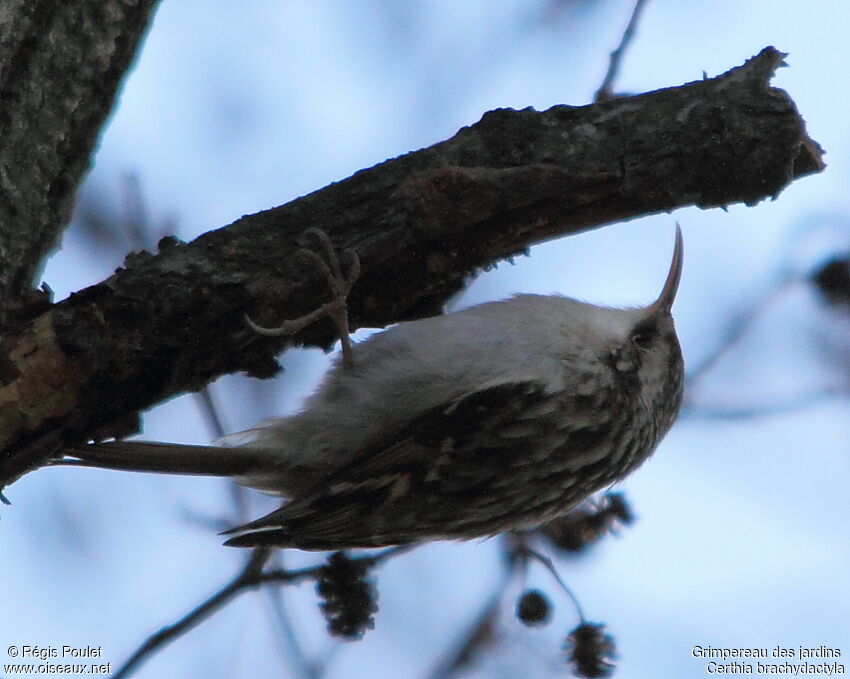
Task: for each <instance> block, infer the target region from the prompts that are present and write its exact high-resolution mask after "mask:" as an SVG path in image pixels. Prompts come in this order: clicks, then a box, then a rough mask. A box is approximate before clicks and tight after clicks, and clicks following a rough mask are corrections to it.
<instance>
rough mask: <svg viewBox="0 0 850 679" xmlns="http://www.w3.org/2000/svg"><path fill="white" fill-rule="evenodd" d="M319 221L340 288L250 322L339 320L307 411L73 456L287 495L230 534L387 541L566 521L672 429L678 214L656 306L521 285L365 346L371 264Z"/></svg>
mask: <svg viewBox="0 0 850 679" xmlns="http://www.w3.org/2000/svg"><path fill="white" fill-rule="evenodd" d="M313 231H318V230H316V229H314V230H313ZM316 235H317V236H318V237H319V241H320V243H321V245H322V248H323V250H324V258H322V257H320V256H319V255H318V254H316V253H315V252H313V251H309V250H308V251H307V252H308V254H309V253H312V254H311V256H312V257H313V258H314V259H315V260H316V261H317V263H318V264H319V265H320V266H322V267H323V268H324V271H325V273H326V274H327V277H328V282H329V285H330V287H331V292H332V300H331V302H329V303H328V304H326V305H324V307H323V308H321V309H319V310H317V312H314V313H313V314H310V315H308V317H305V318H304V319H296V320H295V321H290V322H289V323H285V324H284V325H282V326H281V327H279V328H265V327H263V326H259V325H257V324H256V323H254V322H253V321H251V320H250V318H248V319H247V322H248V324H249V325H250V326H251V327H252V328H254V329H255V330H256V331H257V332H260V333H261V334H267V335H273V334H278V335H280V334H291V333H292V332H294V331H296V330H297V329H300V328H301V327H304V325H305V324H308V323H310V322H313V321H315V320H316V319H317V318H319V317H320V316H321V315H329V316H331V317H332V318H333V319H334V320H335V322H337V325H338V327H340V335H341V339H342V341H343V355H342V356H341V357H338V358H337V359H336V360H335V362H334V363H333V365H332V366H331V367H330V369H329V370H328V372H327V374H326V375H325V377H324V379H323V381H322V383H321V384H320V385H319V387H318V388H317V390H316V391H315V392H314V393H313V394H312V395H311V396H310V397H308V398H307V399H306V401H305V403H304V405H303V407H302V408H301V410H300V411H299V412H297V413H296V414H294V415H291V416H288V417H280V418H272V419H270V420H266V421H264V422H262V423H260V424H259V425H257V426H256V427H254V428H253V429H250V430H247V431H245V432H240V433H238V434H236V435H231V436H230V437H226V438H225V440H224V445H212V446H184V445H175V444H168V443H150V442H138V441H116V442H110V443H99V444H95V445H88V446H80V447H78V448H75V449H73V450H71V451H69V453H68V455H69V456H70V460H69V461H70V462H71V463H77V464H85V465H89V466H100V467H109V468H117V469H134V470H143V471H166V472H178V473H208V474H217V475H228V476H232V477H233V478H234V480H235V481H237V482H238V483H242V484H244V485H248V486H251V487H254V488H257V489H259V490H262V491H265V492H268V493H272V494H275V495H278V496H281V497H282V498H284V503H283V505H282V506H281V507H280V508H279V509H277V510H275V511H273V512H271V513H270V514H267V515H266V516H263V517H261V518H259V519H256V520H254V521H251V522H249V523H245V524H244V525H240V526H237V527H235V528H233V529H231V530H228V531H225V533H224V535H226V536H227V539H226V542H225V543H224V544H225V545H227V546H233V547H263V546H268V547H279V548H298V549H302V550H339V549H352V548H373V547H385V546H392V545H405V544H411V543H418V542H424V541H431V540H468V539H473V538H484V537H489V536H493V535H496V534H499V533H503V532H507V531H511V530H521V529H530V528H534V527H536V526H538V525H541V524H543V523H546V522H548V521H551V520H554V519H556V518H558V517H561V516H563V515H565V514H567V513H568V512H570V511H571V510H572V509H573V508H575V507H576V506H577V505H578V504H580V503H581V502H582V501H584V500H585V499H586V498H588V497H589V496H591V495H592V494H594V493H596V492H597V491H600V490H602V489H604V488H606V487H608V486H611V485H612V484H614V483H616V482H618V481H620V480H622V479H623V478H625V477H626V476H627V475H628V474H629V473H631V472H632V471H633V470H635V469H636V468H637V467H638V466H640V465H641V464H642V463H643V462H644V461H645V460H646V459H647V458H648V457H649V456H650V455H651V453H652V452H653V451H654V450H655V448H656V446H657V445H658V443H659V442H660V441H661V439H662V438H663V437H664V435H665V434H666V433H667V431H668V430H669V429H670V428H671V426H672V425H673V422H674V421H675V419H676V416H677V414H678V411H679V408H680V406H681V402H682V388H683V376H684V363H683V358H682V351H681V348H680V345H679V341H678V337H677V334H676V330H675V326H674V322H673V317H672V306H673V302H674V300H675V298H676V293H677V290H678V287H679V281H680V278H681V273H682V263H683V256H684V248H683V239H682V233H681V229H680V228H679V226H678V224H677V225H676V234H675V245H674V250H673V256H672V260H671V263H670V267H669V271H668V273H667V277H666V280H665V282H664V285H663V286H662V290H661V293H660V294H659V296H658V297H657V299H656V300H655V301H653V302H652V303H650V304H649V305H647V306H643V307H627V308H619V307H607V306H599V305H596V304H590V303H588V302H584V301H580V300H577V299H573V298H570V297H566V296H562V295H557V294H554V295H538V294H517V295H515V296H513V297H511V298H509V299H506V300H501V301H494V302H487V303H483V304H479V305H475V306H472V307H469V308H467V309H464V310H461V311H458V312H454V313H450V314H444V315H441V316H435V317H431V318H424V319H420V320H415V321H408V322H402V323H399V324H397V325H395V326H393V327H390V328H388V329H386V330H383V331H381V332H378V333H375V334H373V335H371V336H370V337H368V338H367V339H365V340H363V341H361V342H358V343H356V344H353V345H352V344H351V342H350V340H348V337H347V334H348V333H347V315H346V313H345V301H346V296H347V294H348V292H349V291H350V289H351V287H352V285H353V284H354V283H355V281H356V278H357V275H358V274H359V260H358V259H357V257H356V253H354V252H352V251H347V253H348V254H349V255H350V257H351V259H352V262H353V263H352V264H351V266H350V269H349V273H348V275H347V276H343V275H342V274H341V272H340V265H339V262H338V259H337V256H336V254H335V252H334V250H333V247H332V245H331V243H330V240H329V239H328V237H327V235H325V234H324V233H323V232H318V233H316ZM326 260H327V261H326ZM246 318H247V317H246ZM346 342H347V346H346ZM66 461H67V460H66Z"/></svg>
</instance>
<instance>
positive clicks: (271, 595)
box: [265, 552, 327, 679]
mask: <svg viewBox="0 0 850 679" xmlns="http://www.w3.org/2000/svg"><path fill="white" fill-rule="evenodd" d="M274 559H275V561H276V564H277V566H278V567H282V566H283V561H282V559H283V552H278V553H277V554H275V555H274ZM265 593H266V599H267V600H268V602H269V608H270V609H271V612H272V616H273V618H274V621H275V622H276V623H277V627H278V629H279V630H280V637H281V640H282V642H283V643H282V646H281V651H282V655H283V658H284V659H285V660H286V662H287V663H288V664H289V665H290V667H291V668H292V673H293V675H294V676H296V677H303V678H304V679H321V677H322V676H324V674H325V669H326V667H327V665H326V664H325V663H324V662H322V661H320V660H319V659H318V658H317V659H316V660H310V658H309V657H307V653H306V652H305V651H304V648H303V647H302V645H301V640H300V639H299V637H298V632H297V629H296V626H295V625H294V624H293V621H292V616H291V615H290V614H289V611H288V610H287V608H286V605H285V603H284V600H283V590H282V589H281V588H279V587H274V588H272V587H267V588H266V590H265Z"/></svg>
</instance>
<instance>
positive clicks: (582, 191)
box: [0, 47, 823, 487]
mask: <svg viewBox="0 0 850 679" xmlns="http://www.w3.org/2000/svg"><path fill="white" fill-rule="evenodd" d="M782 58H783V55H782V54H781V53H780V52H778V51H777V50H775V49H774V48H772V47H768V48H766V49H764V50H763V51H762V52H761V53H760V54H759V55H758V56H756V57H754V58H752V59H750V60H749V61H747V62H746V63H745V64H744V65H743V66H741V67H738V68H735V69H732V70H731V71H729V72H728V73H725V74H723V75H721V76H719V77H717V78H712V79H704V80H701V81H696V82H693V83H689V84H686V85H683V86H681V87H674V88H669V89H664V90H658V91H656V92H650V93H648V94H644V95H640V96H635V97H630V98H619V99H615V100H613V101H608V102H603V103H599V104H594V105H590V106H582V107H569V106H556V107H553V108H551V109H549V110H548V111H544V112H537V111H534V110H532V109H530V108H529V109H524V110H522V111H513V110H509V109H500V110H496V111H491V112H489V113H487V114H485V116H484V117H483V118H482V119H481V121H480V122H478V123H477V124H475V125H472V126H470V127H465V128H463V129H461V130H460V131H459V132H458V133H457V134H456V135H455V136H454V137H452V138H451V139H449V140H447V141H444V142H441V143H439V144H435V145H434V146H431V147H429V148H426V149H422V150H420V151H415V152H413V153H409V154H407V155H404V156H401V157H399V158H396V159H394V160H390V161H387V162H385V163H381V164H380V165H377V166H375V167H373V168H371V169H368V170H363V171H361V172H358V173H356V174H355V175H353V176H352V177H350V178H348V179H346V180H344V181H341V182H338V183H335V184H332V185H330V186H328V187H326V188H324V189H321V190H319V191H316V192H314V193H312V194H309V195H307V196H304V197H302V198H299V199H297V200H294V201H292V202H291V203H288V204H286V205H283V206H281V207H278V208H274V209H272V210H267V211H265V212H260V213H257V214H254V215H250V216H247V217H243V218H242V219H239V220H238V221H236V222H234V223H233V224H231V225H230V226H228V227H225V228H222V229H219V230H216V231H212V232H209V233H206V234H204V235H202V236H201V237H199V238H198V239H196V240H195V241H193V242H192V243H189V244H183V243H179V242H177V241H176V240H174V239H164V240H163V241H161V243H160V247H159V253H158V254H157V255H152V254H149V253H146V252H142V253H135V254H132V255H130V256H128V258H127V260H126V262H125V268H123V269H121V270H119V271H118V272H117V273H116V274H115V275H114V276H112V277H111V278H109V279H108V280H106V281H104V282H103V283H100V284H98V285H95V286H92V287H90V288H86V289H85V290H83V291H81V292H79V293H77V294H75V295H72V296H71V297H69V298H68V299H66V300H64V301H63V302H61V303H60V304H58V305H56V306H55V307H53V308H52V309H51V310H50V311H49V312H47V313H45V314H43V315H41V316H39V317H38V318H36V319H34V320H32V321H31V322H30V323H29V325H27V326H25V327H23V328H22V329H21V330H20V331H19V332H18V333H17V334H14V335H10V336H8V337H6V338H5V339H4V340H3V342H2V343H0V385H2V387H0V448H2V449H3V450H4V453H3V454H2V456H0V487H2V486H3V485H7V484H8V483H11V482H12V481H14V480H15V479H16V478H18V477H19V476H20V475H21V474H23V473H25V472H26V471H28V470H30V469H32V468H34V467H37V466H39V465H40V464H43V463H44V461H45V460H46V459H47V457H49V456H50V455H51V454H53V453H55V451H56V449H57V447H61V446H62V445H65V444H68V443H74V442H79V441H80V440H82V439H84V438H86V437H89V436H91V432H92V430H93V429H94V428H96V427H99V426H101V425H103V424H104V423H108V422H110V421H113V420H120V419H122V418H126V417H127V415H128V414H130V413H133V412H136V411H139V410H142V409H145V408H148V407H150V406H152V405H154V404H155V403H158V402H160V401H162V400H164V399H166V398H169V397H171V396H173V395H175V394H179V393H181V392H185V391H193V390H197V389H199V388H201V387H202V386H204V385H205V384H206V383H207V382H209V381H210V380H212V379H214V378H215V377H217V376H219V375H221V374H224V373H230V372H235V371H240V370H241V371H245V372H247V373H249V374H251V375H254V376H257V377H269V376H271V375H272V374H274V373H275V371H276V370H277V363H276V361H275V354H276V353H277V352H278V351H280V349H281V348H283V347H284V346H286V345H287V344H290V343H292V342H293V341H294V342H296V343H304V344H309V345H314V346H322V347H327V346H328V345H329V344H330V343H331V342H332V341H333V339H334V333H333V326H332V324H331V323H329V322H327V323H326V322H320V323H318V324H316V325H314V326H311V327H309V328H307V329H305V330H303V331H302V332H300V333H298V335H297V336H296V337H295V339H294V340H293V338H267V337H261V336H259V335H257V334H255V333H254V332H252V331H251V330H250V329H249V328H248V327H246V325H245V323H244V321H243V314H244V313H245V312H247V313H248V314H249V315H250V316H251V318H253V319H254V320H256V321H257V322H258V323H261V324H263V325H275V324H279V323H280V322H281V321H282V320H285V319H288V318H294V317H297V316H300V315H302V314H304V313H305V312H308V311H310V310H311V309H314V308H316V307H318V306H320V305H321V304H322V303H323V302H325V301H326V300H327V286H326V282H325V280H324V277H323V276H322V275H321V273H320V272H318V271H316V270H315V267H312V266H311V264H310V262H307V261H304V259H302V258H299V257H297V256H295V253H296V251H297V249H298V247H299V244H298V236H299V234H301V233H302V232H304V231H305V230H306V229H308V228H310V227H319V228H321V229H323V230H324V231H325V232H326V233H328V234H329V235H330V237H331V238H332V239H333V241H334V243H335V246H336V247H337V248H339V249H344V248H353V249H354V250H355V251H357V253H358V254H359V257H360V261H361V263H362V275H361V277H360V279H359V281H358V283H357V285H356V286H355V288H354V290H353V292H352V295H351V297H350V299H349V310H350V319H351V324H352V327H353V328H356V327H362V326H373V327H374V326H384V325H386V324H389V323H393V322H397V321H400V320H406V319H412V318H417V317H422V316H427V315H434V314H437V313H439V312H440V310H441V308H442V305H443V304H444V302H445V301H446V299H447V298H448V297H449V296H450V295H451V294H453V293H455V292H456V291H458V290H459V289H460V288H461V287H462V286H463V284H464V281H465V280H466V278H467V277H468V276H469V275H470V274H472V273H473V272H474V271H476V270H477V269H480V268H481V267H485V266H488V265H490V264H492V263H493V262H494V261H497V260H499V259H502V258H505V257H509V256H511V255H514V254H517V253H520V252H523V251H524V250H525V249H526V248H527V247H528V246H529V245H531V244H533V243H539V242H541V241H545V240H548V239H551V238H554V237H556V236H559V235H563V234H569V233H575V232H578V231H582V230H586V229H589V228H593V227H596V226H600V225H602V224H605V223H608V222H612V221H616V220H624V219H630V218H634V217H637V216H640V215H646V214H652V213H657V212H665V211H670V210H673V209H675V208H677V207H681V206H685V205H697V206H699V207H703V208H707V207H716V206H725V205H728V204H729V203H734V202H744V203H747V204H754V203H756V202H758V201H759V200H762V199H763V198H766V197H774V196H776V195H777V194H778V193H779V192H780V191H781V190H782V188H784V187H785V186H786V185H787V184H788V183H789V182H791V181H792V180H793V179H795V178H797V177H800V176H803V175H806V174H809V173H812V172H817V171H819V170H821V169H822V168H823V164H822V161H821V157H820V154H821V151H820V148H819V147H818V145H817V144H816V143H815V142H813V141H812V140H810V139H809V138H808V137H807V135H806V132H805V127H804V124H803V121H802V119H801V118H800V116H799V115H798V113H797V111H796V108H795V106H794V103H793V102H792V101H791V99H790V97H788V95H787V94H786V93H785V92H783V91H782V90H778V89H774V88H771V87H770V85H769V80H770V78H771V77H772V75H773V73H774V71H775V69H776V68H777V67H778V66H780V65H781V64H782Z"/></svg>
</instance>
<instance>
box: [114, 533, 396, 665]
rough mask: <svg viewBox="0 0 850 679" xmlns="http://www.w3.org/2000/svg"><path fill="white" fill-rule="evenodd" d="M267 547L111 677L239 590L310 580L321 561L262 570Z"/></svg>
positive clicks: (371, 562) (389, 552) (372, 560)
mask: <svg viewBox="0 0 850 679" xmlns="http://www.w3.org/2000/svg"><path fill="white" fill-rule="evenodd" d="M410 549H412V547H411V546H409V545H408V546H402V547H390V548H388V549H385V550H383V551H381V552H378V553H377V554H373V555H369V556H363V557H359V558H357V559H353V560H354V561H358V562H361V563H363V564H364V565H367V566H375V565H377V564H379V563H381V562H382V561H385V560H386V559H388V558H390V557H392V556H395V555H397V554H400V553H402V552H405V551H408V550H410ZM270 554H271V550H270V549H268V548H266V547H261V548H258V549H255V550H254V551H253V552H252V553H251V556H250V558H249V559H248V562H247V563H246V564H245V567H244V568H243V569H242V570H241V571H240V572H239V574H238V575H237V576H236V577H235V578H233V580H231V581H230V582H229V583H228V584H227V585H225V586H224V587H222V588H221V589H220V590H219V591H218V592H216V593H215V594H213V595H212V596H211V597H209V598H208V599H206V600H205V601H203V602H202V603H201V604H199V605H198V606H196V607H195V608H194V609H192V610H191V611H189V612H188V613H187V614H186V615H184V616H183V617H182V618H180V620H178V621H176V622H174V623H172V624H171V625H166V626H165V627H163V628H162V629H161V630H159V632H157V633H156V634H152V635H151V636H150V637H148V638H147V640H146V641H145V642H144V643H143V644H142V645H141V646H140V647H139V648H138V649H137V650H136V652H135V653H133V655H131V656H130V658H129V659H128V660H127V662H125V663H124V664H123V665H122V666H121V667H119V668H118V670H117V671H116V672H115V675H114V679H124V678H125V677H129V676H130V675H131V674H133V672H135V671H136V670H137V669H138V668H139V667H140V666H141V664H142V663H143V662H144V661H145V660H147V659H148V658H149V657H150V656H151V655H153V654H154V653H156V652H157V651H158V650H159V649H160V648H162V647H163V646H165V645H166V644H169V643H171V642H172V641H174V640H175V639H177V638H178V637H181V636H182V635H184V634H186V633H187V632H188V631H189V630H191V629H194V628H195V627H197V626H198V625H199V624H200V623H202V622H203V621H204V620H206V619H207V618H209V617H210V616H211V615H212V614H213V613H215V612H216V611H218V610H220V609H221V608H223V607H224V606H225V605H226V604H228V603H229V602H230V601H231V600H232V599H234V598H235V597H236V596H238V595H239V594H241V593H242V592H244V591H246V590H250V589H255V588H256V587H258V586H260V585H262V584H264V583H278V584H283V583H286V584H294V583H298V582H302V581H304V580H310V579H314V578H316V577H318V576H319V575H320V574H321V573H322V571H323V569H324V565H321V564H320V565H318V566H312V567H310V568H302V569H299V570H293V571H287V570H282V569H275V570H271V571H266V572H265V573H264V572H263V567H264V566H265V564H266V562H267V561H268V559H269V556H270Z"/></svg>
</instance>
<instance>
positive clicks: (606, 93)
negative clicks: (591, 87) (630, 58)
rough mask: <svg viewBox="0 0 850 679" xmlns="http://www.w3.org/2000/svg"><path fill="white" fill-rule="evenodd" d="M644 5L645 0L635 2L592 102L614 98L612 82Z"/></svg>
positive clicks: (617, 72)
mask: <svg viewBox="0 0 850 679" xmlns="http://www.w3.org/2000/svg"><path fill="white" fill-rule="evenodd" d="M646 3H647V0H637V1H636V2H635V8H634V10H632V17H631V19H629V24H628V26H626V30H625V31H624V32H623V37H622V39H621V40H620V44H619V45H618V46H617V49H615V50H614V51H613V52H611V58H610V60H609V61H608V72H607V73H605V78H604V79H603V80H602V84H601V85H600V86H599V89H598V90H596V95H595V96H594V98H593V101H594V102H596V103H598V102H600V101H608V100H609V99H613V98H614V92H613V88H614V80H615V79H616V77H617V76H618V75H619V73H620V64H621V62H622V60H623V55H624V54H625V51H626V48H627V47H628V46H629V44H630V43H631V42H632V40H633V39H634V37H635V31H636V29H637V25H638V21H639V20H640V13H641V11H642V10H643V6H644V5H645V4H646Z"/></svg>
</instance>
